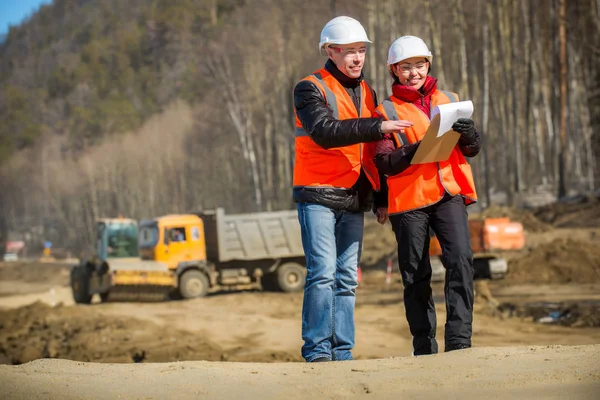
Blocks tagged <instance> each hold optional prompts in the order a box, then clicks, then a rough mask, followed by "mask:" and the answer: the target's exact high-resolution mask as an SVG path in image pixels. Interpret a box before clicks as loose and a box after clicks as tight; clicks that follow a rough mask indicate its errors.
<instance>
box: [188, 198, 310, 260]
mask: <svg viewBox="0 0 600 400" xmlns="http://www.w3.org/2000/svg"><path fill="white" fill-rule="evenodd" d="M198 216H199V217H200V218H202V220H203V222H204V232H205V235H206V237H205V241H206V254H207V257H208V259H209V260H211V261H219V262H225V261H233V260H260V259H280V258H293V257H304V250H303V249H302V236H301V233H300V224H299V222H298V213H297V211H296V210H286V211H273V212H259V213H249V214H230V215H226V214H225V211H224V210H223V209H222V208H217V209H216V210H214V211H212V212H206V213H201V214H198Z"/></svg>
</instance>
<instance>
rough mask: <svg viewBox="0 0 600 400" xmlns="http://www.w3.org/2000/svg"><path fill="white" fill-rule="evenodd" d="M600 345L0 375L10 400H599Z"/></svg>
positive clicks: (53, 365) (51, 364) (71, 367)
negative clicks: (317, 361)
mask: <svg viewBox="0 0 600 400" xmlns="http://www.w3.org/2000/svg"><path fill="white" fill-rule="evenodd" d="M598 359H600V345H595V346H575V347H561V346H548V347H540V346H537V347H519V348H490V347H488V348H474V349H470V350H465V351H461V352H454V353H447V354H439V355H435V356H425V357H401V358H388V359H381V360H363V361H350V362H341V363H326V364H325V363H323V364H304V363H286V364H281V363H279V364H259V363H218V362H201V361H192V362H177V363H162V364H161V363H153V364H92V363H82V362H74V361H66V360H47V359H46V360H38V361H34V362H31V363H28V364H25V365H21V366H16V367H8V366H0V381H1V382H2V383H3V385H2V386H1V388H0V396H1V397H2V398H11V399H45V398H61V399H80V398H97V399H117V398H127V399H134V398H135V399H164V398H178V399H188V398H219V399H239V398H257V399H281V398H286V399H305V398H319V399H321V398H322V399H340V398H350V397H353V398H378V399H392V398H394V399H396V398H399V397H400V398H417V399H421V398H422V399H430V398H461V399H464V400H469V399H481V398H486V399H505V398H511V399H532V398H536V399H538V398H544V399H555V398H562V399H567V398H568V399H597V398H598V395H599V394H600V366H599V364H598Z"/></svg>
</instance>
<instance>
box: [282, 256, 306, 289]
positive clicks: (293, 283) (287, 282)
mask: <svg viewBox="0 0 600 400" xmlns="http://www.w3.org/2000/svg"><path fill="white" fill-rule="evenodd" d="M305 280H306V270H305V269H304V267H303V266H302V265H300V264H298V263H294V262H290V263H285V264H283V265H282V266H281V267H279V268H278V269H277V286H278V287H279V289H280V290H281V291H282V292H287V293H291V292H298V291H300V290H302V289H303V288H304V282H305Z"/></svg>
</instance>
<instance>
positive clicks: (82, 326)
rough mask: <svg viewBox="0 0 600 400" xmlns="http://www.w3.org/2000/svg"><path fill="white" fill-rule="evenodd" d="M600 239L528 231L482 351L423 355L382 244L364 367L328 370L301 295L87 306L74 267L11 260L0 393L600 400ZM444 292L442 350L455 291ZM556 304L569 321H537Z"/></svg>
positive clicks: (1, 319)
mask: <svg viewBox="0 0 600 400" xmlns="http://www.w3.org/2000/svg"><path fill="white" fill-rule="evenodd" d="M544 229H545V228H544ZM375 232H376V231H375ZM367 234H372V235H373V234H377V233H372V232H371V233H369V232H367ZM388 236H389V235H388ZM567 237H568V238H569V239H568V240H566V239H565V238H567ZM388 239H389V238H388ZM599 239H600V235H599V234H598V229H597V228H590V229H587V230H584V229H576V230H572V229H571V230H569V229H561V230H557V229H552V230H549V231H548V230H545V231H540V232H532V233H528V243H529V244H530V246H529V247H528V248H527V249H524V250H523V251H522V252H518V253H515V254H508V255H507V257H508V258H509V259H510V260H511V263H512V264H509V265H512V266H513V273H512V275H510V274H509V276H508V277H507V279H505V280H500V281H492V282H488V283H480V284H478V286H477V301H476V305H475V317H474V325H473V344H474V348H473V349H470V350H465V351H460V352H453V353H447V354H438V355H435V356H427V357H418V358H415V357H411V356H410V354H411V350H412V348H411V336H410V332H409V329H408V325H407V323H406V319H405V314H404V306H403V304H402V284H401V282H400V277H399V274H398V273H397V272H396V270H395V269H394V272H393V274H392V280H391V283H390V284H386V276H385V272H384V271H383V270H381V269H380V267H381V265H380V264H382V263H383V264H385V262H386V260H387V258H388V257H389V255H388V254H387V253H385V252H389V248H390V246H389V244H386V241H385V240H382V241H381V244H380V247H379V250H378V252H377V251H375V252H371V253H370V254H369V253H367V258H369V257H370V259H371V261H372V263H371V265H373V267H372V269H368V268H367V269H365V271H364V274H363V281H362V282H361V284H360V286H359V288H358V291H357V305H356V313H355V320H356V347H355V349H354V351H353V354H354V356H355V358H356V360H355V361H352V362H344V363H326V364H316V365H314V364H311V365H307V364H305V363H303V362H302V359H301V357H300V347H301V345H302V341H301V323H300V313H301V307H302V294H301V293H295V294H282V293H269V292H257V291H236V292H222V293H217V294H214V295H211V296H208V297H206V298H202V299H196V300H190V301H176V302H154V303H134V302H111V303H103V304H93V305H91V306H81V305H74V304H73V300H72V297H71V292H70V289H69V288H68V287H67V286H66V285H67V284H68V265H64V264H63V265H61V264H43V265H41V264H36V263H20V264H15V263H0V364H7V365H0V398H10V399H13V398H16V399H19V398H23V399H30V398H140V399H158V398H173V397H177V398H197V397H200V396H202V397H209V398H248V397H251V398H254V397H256V398H282V397H288V398H306V397H309V396H311V397H313V396H316V397H318V398H348V397H362V396H371V397H373V396H376V397H377V398H392V397H394V398H397V397H398V396H399V395H400V396H402V395H404V396H405V397H406V396H408V397H410V398H439V397H449V398H458V397H460V398H464V399H471V398H481V397H482V396H486V397H489V398H569V399H572V398H582V399H588V398H589V399H595V398H600V362H599V361H598V360H600V322H599V318H598V315H600V310H599V309H598V305H599V304H600V279H598V277H599V276H600V275H599V274H598V273H597V271H600V270H599V269H598V268H600V258H598V256H597V249H599V248H600V246H598V244H599ZM573 241H574V242H573ZM374 248H377V246H374ZM556 249H559V250H560V251H561V252H562V253H560V254H557V255H556V256H555V253H556V251H557V250H556ZM588 249H591V250H589V251H588ZM569 254H572V256H569ZM556 259H559V260H560V261H559V262H558V263H557V262H555V260H556ZM545 265H552V267H551V268H545V267H544V266H545ZM548 271H549V272H548ZM595 271H596V272H595ZM536 277H541V278H539V281H536V279H537V278H536ZM434 298H435V302H436V310H437V313H438V321H439V326H438V341H439V345H440V348H443V321H444V319H445V309H444V302H443V285H441V284H435V285H434ZM532 304H534V305H542V306H543V307H541V308H539V307H538V309H537V311H536V312H537V313H538V314H535V315H533V314H532V313H527V312H525V311H526V310H529V308H528V307H529V306H531V305H532ZM546 304H561V305H562V306H563V308H562V310H563V311H564V310H567V311H566V312H568V313H569V316H570V317H569V318H567V319H565V321H567V322H568V323H564V324H563V325H567V326H563V325H561V324H560V323H558V322H557V323H540V322H539V320H540V317H543V318H546V319H547V314H548V313H549V311H548V310H547V308H544V307H545V305H546ZM594 307H596V308H594ZM540 310H541V311H540ZM563 311H561V312H563ZM540 312H541V314H540ZM68 360H71V361H68ZM224 361H225V362H224ZM9 364H20V365H14V366H11V365H9Z"/></svg>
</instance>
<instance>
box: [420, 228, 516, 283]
mask: <svg viewBox="0 0 600 400" xmlns="http://www.w3.org/2000/svg"><path fill="white" fill-rule="evenodd" d="M468 224H469V233H470V236H471V250H472V251H473V270H474V277H473V278H474V279H475V280H485V279H492V280H495V279H503V278H504V277H505V275H506V274H507V272H508V263H507V261H506V259H505V258H503V257H502V253H503V252H505V251H514V250H521V249H523V247H525V234H524V232H523V225H522V224H521V223H519V222H515V221H511V220H510V219H509V218H474V219H469V222H468ZM429 256H430V257H431V268H432V278H431V280H432V281H433V282H441V281H444V276H445V274H446V270H445V268H444V266H443V262H442V258H441V256H442V248H441V245H440V242H439V240H438V239H437V237H435V235H433V236H432V237H431V238H430V243H429Z"/></svg>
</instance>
